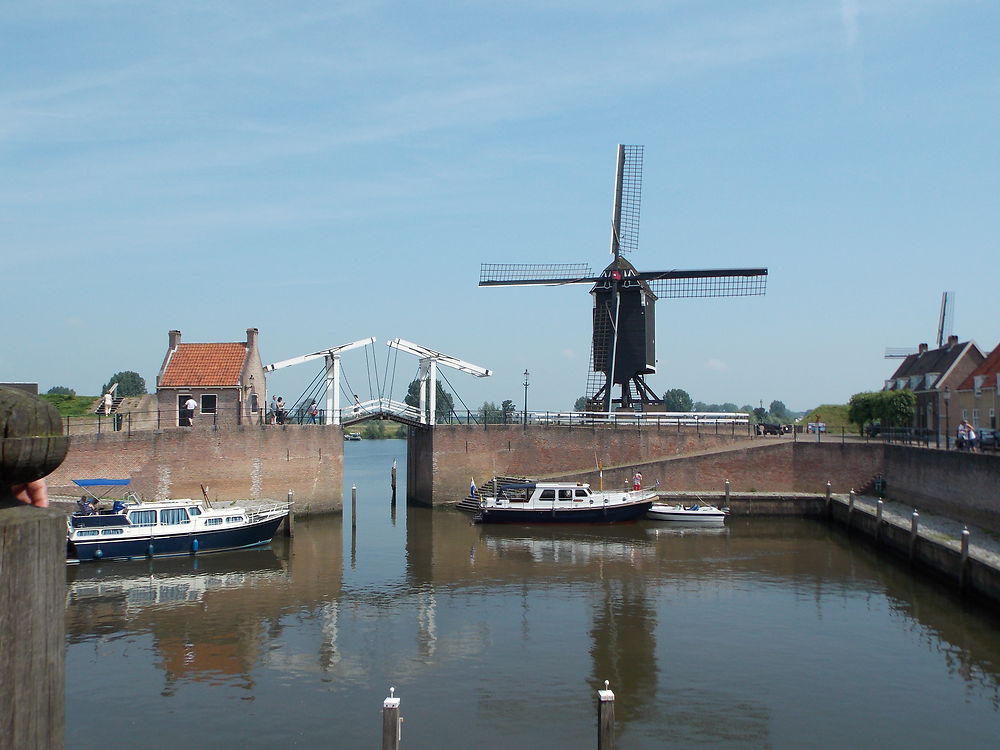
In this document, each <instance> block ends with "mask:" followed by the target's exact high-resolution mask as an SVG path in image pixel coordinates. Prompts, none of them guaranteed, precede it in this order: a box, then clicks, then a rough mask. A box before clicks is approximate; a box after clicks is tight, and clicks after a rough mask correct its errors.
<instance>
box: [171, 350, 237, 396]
mask: <svg viewBox="0 0 1000 750" xmlns="http://www.w3.org/2000/svg"><path fill="white" fill-rule="evenodd" d="M246 356H247V345H246V344H244V343H235V344H178V345H177V349H176V350H175V351H174V353H173V354H172V355H171V356H170V361H169V362H168V363H167V366H166V368H165V369H164V371H163V377H161V378H160V385H161V386H162V387H164V388H181V387H184V386H192V387H196V386H236V385H239V383H240V371H241V370H242V369H243V360H244V359H246Z"/></svg>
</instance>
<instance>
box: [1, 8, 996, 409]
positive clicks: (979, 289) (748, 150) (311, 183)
mask: <svg viewBox="0 0 1000 750" xmlns="http://www.w3.org/2000/svg"><path fill="white" fill-rule="evenodd" d="M998 34H1000V4H997V3H995V2H988V1H986V0H983V1H976V0H969V1H965V0H826V1H824V2H818V1H817V2H807V1H805V0H797V1H794V2H793V1H791V0H774V1H763V0H762V1H761V2H752V1H749V0H744V1H741V2H736V1H735V0H733V1H726V0H719V1H716V2H704V1H703V0H701V1H696V0H676V1H673V2H670V1H661V2H620V3H615V4H613V5H609V4H607V3H596V2H585V1H581V0H573V2H568V1H562V0H551V1H549V2H546V1H545V0H542V1H541V2H539V1H534V2H530V3H529V2H517V1H516V0H515V1H513V2H507V3H486V2H464V3H454V2H452V3H439V2H420V3H392V2H367V1H366V0H357V1H356V2H297V3H285V4H280V5H279V4H272V3H262V2H221V1H219V2H211V3H205V2H170V3H147V2H117V1H115V0H104V1H102V2H83V1H79V0H74V1H73V2H57V1H55V0H52V1H47V0H38V1H37V2H32V3H7V4H4V5H2V6H0V174H2V175H3V178H2V180H0V252H2V253H3V258H4V263H3V267H4V271H5V273H4V276H5V282H6V283H5V289H6V292H7V305H6V309H7V311H8V320H9V321H10V322H9V323H8V325H7V327H6V329H5V331H4V332H3V334H2V337H0V342H2V345H0V380H5V381H37V382H38V383H39V384H40V387H41V388H42V390H46V389H48V388H49V387H51V386H54V385H65V386H69V387H72V388H74V389H76V390H77V391H78V392H80V393H85V394H96V393H97V391H98V389H99V388H100V386H101V384H102V383H103V382H105V381H106V380H107V379H108V377H109V376H110V375H111V374H112V373H114V372H116V371H119V370H136V371H138V372H139V373H140V374H141V375H143V376H144V377H145V378H146V381H147V383H148V385H149V386H150V387H151V388H152V387H153V385H154V381H155V376H156V372H157V369H158V368H159V365H160V362H161V360H162V358H163V354H164V351H165V347H166V344H167V331H168V330H170V329H174V328H176V329H180V330H181V331H182V332H183V336H184V340H185V341H239V340H242V339H243V338H244V336H245V330H246V328H247V327H251V326H253V327H257V328H259V329H260V341H261V348H262V353H263V358H264V361H265V363H266V362H273V361H278V360H282V359H286V358H289V357H293V356H296V355H299V354H304V353H306V352H311V351H315V350H317V349H322V348H326V347H330V346H336V345H339V344H343V343H347V342H350V341H354V340H357V339H362V338H365V337H368V336H375V337H376V338H377V339H378V343H377V344H376V354H377V357H378V363H379V367H382V366H383V365H384V362H385V352H386V347H385V345H384V344H385V341H387V340H388V339H390V338H394V337H402V338H405V339H408V340H410V341H414V342H417V343H420V344H423V345H426V346H429V347H431V348H434V349H437V350H439V351H443V352H446V353H448V354H452V355H454V356H457V357H460V358H462V359H465V360H468V361H471V362H474V363H476V364H479V365H482V366H485V367H489V368H490V369H492V370H493V371H494V375H493V377H491V378H486V379H482V380H479V379H475V378H472V377H471V376H468V375H462V374H458V373H449V374H448V377H449V380H450V383H451V385H452V386H453V387H454V390H455V391H457V393H458V395H459V396H460V398H461V401H462V402H464V403H465V404H467V405H468V406H470V407H471V408H475V407H477V406H478V405H479V404H481V403H482V402H483V401H485V400H490V401H496V402H500V401H502V400H503V399H505V398H510V399H512V400H513V401H515V403H517V404H518V406H519V408H520V405H521V403H522V400H523V386H522V384H521V383H522V380H523V376H522V373H523V371H524V370H525V368H528V369H529V370H530V372H531V386H530V391H529V397H528V398H529V402H528V405H529V408H532V409H552V410H557V409H568V408H571V407H572V404H573V402H574V400H575V399H576V397H577V396H579V395H582V394H583V392H584V388H585V384H586V371H587V357H588V354H589V335H590V306H591V298H590V295H589V294H588V293H587V288H586V287H566V288H548V287H539V288H509V289H481V288H479V287H478V286H477V282H478V278H479V266H480V263H484V262H485V263H496V262H552V263H573V262H588V263H590V264H591V266H592V267H593V268H594V269H595V270H597V269H600V268H603V267H604V266H605V265H606V264H607V262H608V261H609V260H610V256H609V255H608V245H609V237H610V212H611V193H612V182H613V170H614V159H615V150H616V144H618V143H635V144H643V145H644V146H645V170H644V182H643V196H642V222H641V228H640V232H639V250H638V251H637V252H636V253H634V254H632V255H631V256H630V260H631V261H632V262H633V263H635V264H636V265H637V266H638V267H639V268H645V269H661V268H713V267H720V268H722V267H733V266H767V267H768V268H769V269H770V278H769V285H768V293H767V296H765V297H763V298H737V299H699V300H664V301H662V302H660V303H658V305H657V350H658V357H659V372H658V373H657V374H656V375H654V376H651V377H650V378H649V382H650V384H651V385H652V387H653V388H654V390H656V391H657V392H661V393H662V392H663V391H665V390H667V389H668V388H675V387H679V388H684V389H685V390H687V391H688V392H689V393H690V394H691V395H692V396H693V397H694V398H695V399H696V400H702V401H706V402H723V401H733V402H736V403H738V404H747V403H749V404H754V405H756V404H757V403H758V402H759V401H761V400H762V401H763V402H764V404H765V405H766V404H768V403H770V401H771V400H773V399H780V400H782V401H784V402H785V403H786V404H787V405H788V406H789V407H790V408H793V409H803V410H804V409H808V408H810V407H812V406H815V405H817V404H819V403H825V402H843V401H846V399H847V398H848V397H849V396H850V395H851V394H852V393H855V392H857V391H861V390H868V389H877V388H878V387H879V386H880V385H881V383H882V381H883V379H884V378H886V377H888V375H889V374H890V373H891V371H892V369H893V367H894V364H895V363H894V362H892V361H887V360H885V359H883V352H884V349H885V347H887V346H896V347H901V346H915V345H916V344H918V343H920V342H922V341H929V342H933V341H934V339H935V337H936V331H937V315H938V306H939V303H940V296H941V292H943V291H946V290H947V291H955V292H956V306H955V332H956V333H957V334H958V335H959V336H960V337H961V338H962V339H963V340H964V339H967V338H972V339H974V340H975V341H977V342H978V343H979V345H980V346H981V347H982V348H983V349H984V350H988V349H990V348H992V347H994V346H995V345H996V344H997V342H998V339H1000V327H998V325H997V319H998V317H997V314H996V310H997V296H996V271H997V270H1000V262H998V260H997V257H998V237H1000V211H998V205H997V204H998V196H1000V155H998V146H997V144H998V140H997V131H998V124H1000V45H998V44H997V42H996V40H997V38H998ZM11 312H14V314H13V315H11ZM344 367H345V371H346V372H347V373H348V377H349V378H350V379H351V381H352V385H354V386H355V387H354V390H359V389H360V390H362V393H363V395H367V393H366V391H367V386H364V387H358V386H357V385H356V384H357V383H359V382H366V381H367V375H366V374H365V356H364V354H363V353H362V352H360V351H359V352H354V353H349V354H347V355H345V357H344ZM415 372H416V361H415V360H414V359H412V358H403V357H401V358H400V359H399V361H398V362H397V363H396V374H395V383H396V391H395V394H394V395H396V396H397V397H399V396H401V395H402V389H403V388H405V383H406V382H408V381H409V380H410V379H411V378H412V377H413V376H414V375H415ZM314 375H315V371H314V368H312V366H310V365H303V366H300V367H296V368H289V369H287V370H284V371H281V372H280V373H276V374H275V376H274V377H273V379H272V382H271V384H270V385H271V388H270V390H271V392H279V393H282V394H283V395H285V397H286V398H294V396H296V395H298V393H299V392H301V390H302V388H303V387H304V386H305V384H306V383H308V382H309V381H310V380H311V379H312V378H313V376H314ZM449 390H451V388H449Z"/></svg>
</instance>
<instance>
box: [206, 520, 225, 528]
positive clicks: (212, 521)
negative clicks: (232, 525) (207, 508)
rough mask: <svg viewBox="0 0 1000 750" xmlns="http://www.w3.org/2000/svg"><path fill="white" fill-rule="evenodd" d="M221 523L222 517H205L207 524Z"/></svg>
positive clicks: (215, 524) (216, 524)
mask: <svg viewBox="0 0 1000 750" xmlns="http://www.w3.org/2000/svg"><path fill="white" fill-rule="evenodd" d="M220 523H222V519H221V518H206V519H205V525H206V526H218V525H219V524H220Z"/></svg>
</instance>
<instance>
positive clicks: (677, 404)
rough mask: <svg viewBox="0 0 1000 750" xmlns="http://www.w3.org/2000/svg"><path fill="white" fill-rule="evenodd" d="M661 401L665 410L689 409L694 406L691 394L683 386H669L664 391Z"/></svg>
mask: <svg viewBox="0 0 1000 750" xmlns="http://www.w3.org/2000/svg"><path fill="white" fill-rule="evenodd" d="M663 403H664V406H666V409H667V411H691V407H692V406H694V403H693V402H692V401H691V396H689V395H688V392H687V391H685V390H684V389H683V388H671V389H670V390H669V391H667V392H666V393H664V394H663Z"/></svg>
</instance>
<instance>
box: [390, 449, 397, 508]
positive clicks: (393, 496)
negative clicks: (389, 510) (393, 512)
mask: <svg viewBox="0 0 1000 750" xmlns="http://www.w3.org/2000/svg"><path fill="white" fill-rule="evenodd" d="M389 486H390V487H392V504H393V505H395V504H396V459H392V478H391V479H390V480H389Z"/></svg>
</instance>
